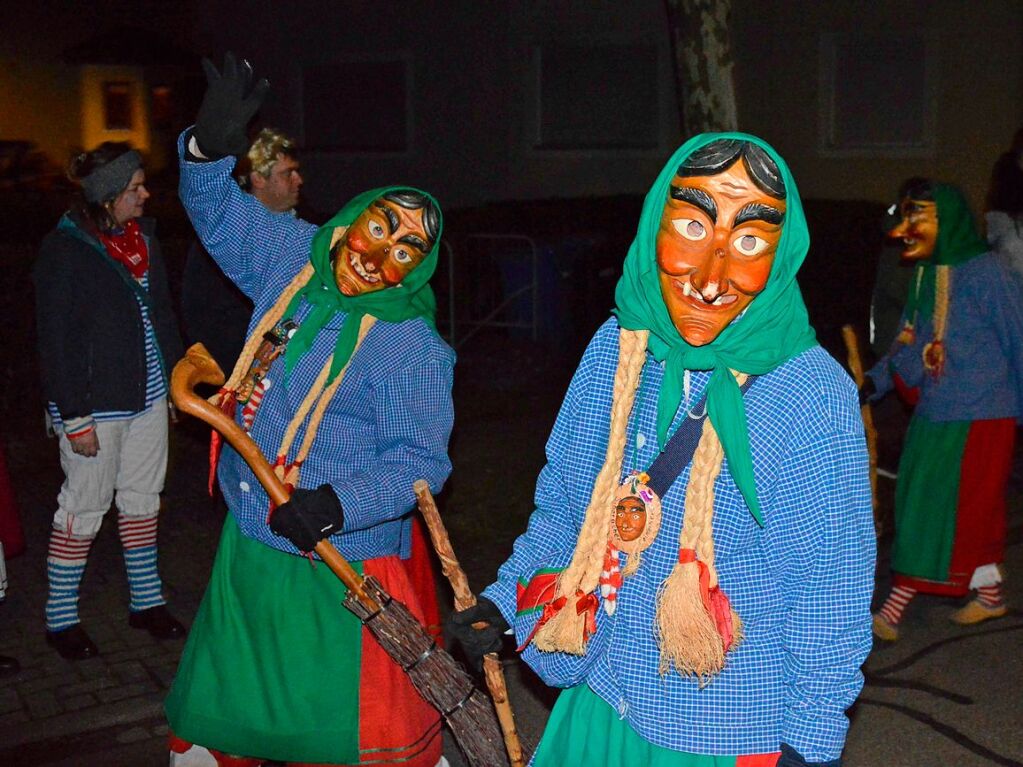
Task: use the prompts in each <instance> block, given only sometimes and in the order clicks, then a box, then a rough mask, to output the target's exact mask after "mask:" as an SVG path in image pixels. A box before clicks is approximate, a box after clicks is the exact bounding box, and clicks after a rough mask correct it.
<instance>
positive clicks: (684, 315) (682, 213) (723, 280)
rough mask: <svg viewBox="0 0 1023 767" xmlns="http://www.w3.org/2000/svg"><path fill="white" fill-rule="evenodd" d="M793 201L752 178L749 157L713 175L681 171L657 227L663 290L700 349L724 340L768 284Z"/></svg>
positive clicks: (675, 318) (677, 321)
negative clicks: (686, 174)
mask: <svg viewBox="0 0 1023 767" xmlns="http://www.w3.org/2000/svg"><path fill="white" fill-rule="evenodd" d="M784 216H785V201H784V200H779V199H777V198H775V197H771V196H770V195H769V194H767V193H766V192H764V191H762V190H761V189H760V188H759V187H758V186H757V185H756V184H754V183H753V180H752V179H751V178H750V175H749V173H748V172H747V171H746V167H745V165H744V163H743V162H742V161H741V160H737V161H736V162H735V163H734V164H733V165H732V166H731V167H730V168H728V169H727V170H725V171H722V172H721V173H718V174H716V175H713V176H691V177H686V178H682V177H680V176H676V177H675V179H674V181H673V183H672V185H671V189H670V190H669V193H668V200H667V202H666V203H665V206H664V212H663V213H662V214H661V223H660V227H659V229H658V232H657V240H656V248H657V269H658V272H659V278H660V283H661V295H662V296H663V298H664V304H665V306H666V307H667V309H668V313H669V315H670V316H671V320H672V322H673V323H674V325H675V327H676V329H677V330H678V332H679V334H680V335H681V336H682V338H684V339H685V340H686V342H688V343H689V344H691V345H693V346H704V345H706V344H709V343H711V342H712V341H713V340H714V339H715V338H717V337H718V336H719V335H720V334H721V331H723V330H724V329H725V328H726V327H728V325H729V323H731V322H732V320H734V319H735V318H736V317H738V316H739V315H740V314H741V313H742V312H743V311H744V310H745V309H746V307H747V306H749V305H750V303H751V302H752V301H753V299H754V298H756V296H757V294H759V293H760V292H761V291H762V290H763V289H764V288H765V287H766V285H767V280H768V277H769V276H770V274H771V266H772V265H773V264H774V254H775V250H776V249H777V247H778V242H779V240H780V239H781V233H782V221H783V220H784Z"/></svg>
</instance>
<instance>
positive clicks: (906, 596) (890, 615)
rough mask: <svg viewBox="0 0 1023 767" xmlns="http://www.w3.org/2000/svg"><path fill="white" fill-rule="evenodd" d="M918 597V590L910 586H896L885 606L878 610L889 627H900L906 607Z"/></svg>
mask: <svg viewBox="0 0 1023 767" xmlns="http://www.w3.org/2000/svg"><path fill="white" fill-rule="evenodd" d="M915 596H916V589H913V588H910V587H908V586H895V587H894V588H892V591H891V593H890V594H889V595H888V599H887V600H886V601H885V603H884V605H883V606H882V607H881V609H880V610H878V614H879V615H880V616H881V617H882V618H884V619H885V620H886V621H887V622H888V623H889V625H892V626H898V625H899V621H901V620H902V613H903V612H904V611H905V609H906V605H908V604H909V603H910V601H912V599H913V597H915Z"/></svg>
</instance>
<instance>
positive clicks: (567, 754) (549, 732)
mask: <svg viewBox="0 0 1023 767" xmlns="http://www.w3.org/2000/svg"><path fill="white" fill-rule="evenodd" d="M775 758H776V757H775ZM746 760H747V757H743V756H708V755H704V754H687V753H685V752H683V751H673V750H671V749H670V748H664V747H662V746H657V745H654V744H653V743H650V742H649V741H647V740H644V739H643V738H642V737H641V736H640V735H639V734H638V733H637V732H636V731H635V730H633V729H632V727H630V726H629V724H628V722H626V721H624V720H622V719H619V718H618V714H617V712H616V711H615V710H614V708H612V707H611V706H609V705H608V704H607V702H606V701H605V700H604V699H603V698H601V697H600V696H598V695H597V694H596V693H595V692H593V691H592V690H591V689H590V688H589V687H588V686H587V685H586V684H585V683H584V684H580V685H576V686H575V687H570V688H569V689H567V690H564V691H562V693H561V695H559V696H558V700H557V702H556V703H555V704H554V709H553V710H552V711H551V716H550V718H549V719H548V720H547V727H546V728H545V729H544V733H543V738H541V740H540V745H539V746H537V748H536V753H535V754H534V755H533V762H532V765H533V767H565V765H569V764H583V765H586V767H738V766H739V765H742V764H743V762H744V761H746ZM766 761H767V762H768V763H771V764H773V763H774V760H772V759H771V758H770V757H768V759H767V760H766ZM747 763H757V764H764V763H765V761H764V760H757V761H756V762H749V761H747Z"/></svg>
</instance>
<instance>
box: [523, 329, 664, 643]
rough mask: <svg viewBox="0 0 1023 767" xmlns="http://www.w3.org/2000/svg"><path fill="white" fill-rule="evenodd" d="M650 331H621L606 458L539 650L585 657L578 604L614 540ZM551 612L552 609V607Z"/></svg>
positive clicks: (593, 586) (539, 638)
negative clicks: (621, 482)
mask: <svg viewBox="0 0 1023 767" xmlns="http://www.w3.org/2000/svg"><path fill="white" fill-rule="evenodd" d="M649 335H650V333H649V331H647V330H635V331H633V330H625V329H622V330H620V331H619V336H618V368H617V370H616V371H615V378H614V394H613V399H612V404H611V433H610V436H609V438H608V444H607V453H606V455H605V458H604V465H603V466H602V467H601V469H600V472H599V473H598V474H597V478H596V480H595V481H594V483H593V492H592V494H591V496H590V503H589V506H588V507H587V508H586V514H585V516H584V518H583V524H582V528H581V530H580V532H579V539H578V541H577V542H576V548H575V553H574V554H573V555H572V561H571V563H570V564H569V566H568V567H567V568H566V569H565V570H564V571H563V572H562V573H561V575H560V576H559V577H558V583H557V589H556V591H555V594H554V600H553V603H558V602H559V600H560V601H561V607H560V608H554V609H556V610H557V612H554V613H553V614H551V615H550V617H549V620H547V621H546V622H545V623H544V624H543V625H541V626H539V628H538V629H537V631H536V634H535V636H534V638H533V642H534V644H535V645H536V647H537V649H538V650H543V651H547V652H567V653H571V654H573V655H582V654H584V653H585V652H586V639H587V637H586V631H585V627H586V618H587V616H586V615H585V614H584V613H582V612H579V611H578V610H577V609H576V604H577V603H578V602H579V600H580V599H584V598H586V597H587V596H589V595H590V594H592V593H593V592H594V590H596V588H597V586H598V583H599V581H600V573H601V570H602V569H603V564H604V554H605V552H606V551H607V541H608V537H609V535H610V528H611V523H612V516H611V514H610V513H609V512H610V510H611V509H612V508H613V505H614V499H615V491H616V489H617V487H618V482H619V479H620V477H621V473H622V463H623V461H624V459H625V443H626V439H627V436H628V434H627V428H628V423H629V415H630V413H631V412H632V404H633V402H634V401H635V398H636V390H637V389H638V388H639V374H640V372H641V371H642V369H643V365H644V363H645V362H646V344H647V339H648V338H649ZM549 606H550V605H549Z"/></svg>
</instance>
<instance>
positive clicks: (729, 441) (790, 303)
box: [614, 133, 817, 524]
mask: <svg viewBox="0 0 1023 767" xmlns="http://www.w3.org/2000/svg"><path fill="white" fill-rule="evenodd" d="M721 139H736V140H740V141H748V142H751V143H753V144H756V145H757V146H759V147H761V148H762V149H764V150H765V151H766V152H767V153H768V154H769V155H770V156H771V159H773V160H774V162H775V163H777V165H778V169H779V171H780V172H781V177H782V180H783V181H784V184H785V192H786V197H785V202H786V210H785V220H784V224H783V227H782V234H781V240H780V241H779V243H778V248H777V250H776V252H775V257H774V264H773V265H772V267H771V274H770V277H769V278H768V281H767V286H766V287H765V288H764V290H763V292H761V293H760V295H758V296H757V297H756V298H755V299H754V300H753V302H752V303H750V305H749V306H748V307H747V309H746V311H745V313H744V314H743V315H742V316H741V317H739V318H737V319H736V320H735V321H734V322H732V323H731V324H730V325H729V326H728V327H726V328H725V329H724V330H723V331H721V334H720V335H719V336H718V337H717V338H715V339H714V340H713V341H712V342H710V343H709V344H706V345H705V346H691V345H690V344H688V343H687V342H686V341H685V340H684V339H683V338H682V337H681V336H680V335H679V332H678V330H677V329H676V328H675V325H674V323H673V322H672V321H671V317H670V316H669V314H668V310H667V308H666V307H665V304H664V299H663V297H662V296H661V284H660V281H659V279H658V270H657V258H656V250H655V242H656V237H657V230H658V228H659V226H660V221H661V214H662V212H663V211H664V206H665V203H666V202H667V199H668V188H669V186H670V185H671V182H672V180H673V179H674V178H675V175H676V173H677V171H678V168H679V166H680V165H681V164H682V162H683V161H684V160H685V159H686V158H687V157H689V156H690V155H691V154H692V153H693V152H695V151H696V150H697V149H700V148H701V147H704V146H706V145H707V144H710V143H711V142H714V141H719V140H721ZM809 246H810V234H809V231H808V230H807V226H806V218H805V217H804V216H803V206H802V203H801V202H800V199H799V192H798V190H797V189H796V182H795V180H794V179H793V178H792V173H791V172H790V171H789V168H788V166H787V165H786V164H785V161H784V160H782V159H781V157H779V156H778V153H777V152H775V151H774V149H772V148H771V147H770V146H768V145H767V144H766V143H765V142H764V141H762V140H761V139H759V138H757V137H755V136H750V135H747V134H745V133H704V134H701V135H699V136H695V137H694V138H692V139H690V140H689V141H687V142H686V143H685V144H683V145H682V146H681V147H680V148H679V149H678V150H677V151H676V152H675V153H674V154H673V155H672V156H671V159H670V160H668V162H667V164H666V165H665V166H664V169H663V170H662V171H661V173H660V175H659V176H658V177H657V180H656V181H655V182H654V185H653V187H651V189H650V191H649V192H648V193H647V196H646V199H645V201H644V202H643V212H642V213H641V214H640V218H639V229H638V231H637V233H636V239H634V240H633V241H632V245H631V246H630V247H629V253H628V255H627V256H626V257H625V265H624V273H623V274H622V278H621V279H620V280H619V281H618V287H617V289H616V290H615V305H616V307H615V310H614V313H615V315H617V317H618V323H619V324H620V325H621V326H622V327H623V328H626V329H628V330H640V329H646V330H649V331H650V341H649V349H650V353H651V354H653V356H654V358H655V359H657V360H658V361H661V362H666V364H665V370H664V382H663V383H662V384H661V393H660V397H659V399H658V401H657V439H658V442H659V444H660V445H661V446H663V445H664V444H665V442H666V441H667V435H668V430H669V428H670V427H671V423H672V421H673V420H674V417H675V414H676V412H677V411H678V408H679V404H680V403H681V402H682V388H683V383H682V382H683V375H684V372H685V371H686V370H710V371H713V372H712V375H711V377H710V382H709V383H708V384H707V410H708V415H709V417H710V420H711V422H712V423H713V424H714V428H715V430H716V431H717V433H718V436H719V437H720V439H721V445H722V447H723V448H724V452H725V456H726V457H727V458H728V470H729V472H730V473H731V475H732V478H733V479H734V480H735V484H736V485H737V486H738V488H739V492H741V493H742V497H743V498H744V499H745V500H746V505H747V506H748V507H749V509H750V512H751V513H752V514H753V517H754V519H756V520H757V522H758V523H760V524H763V517H762V516H761V513H760V504H759V502H758V501H757V494H756V487H755V485H754V482H753V459H752V456H751V455H750V443H749V434H748V433H747V426H746V411H745V407H744V405H743V401H742V393H741V392H740V391H739V386H738V384H736V382H735V378H734V377H733V376H732V375H731V373H730V372H729V370H730V369H731V370H739V371H742V372H743V373H750V374H755V375H760V374H763V373H767V372H769V371H771V370H774V368H776V367H778V366H779V365H781V364H782V363H784V362H785V361H786V360H789V359H791V358H792V357H794V356H796V355H797V354H800V353H801V352H803V351H805V350H806V349H809V348H810V347H812V346H814V345H816V343H817V339H816V336H815V335H814V332H813V328H811V327H810V322H809V319H808V317H807V313H806V306H805V305H804V304H803V297H802V294H800V292H799V285H798V284H797V283H796V271H797V270H798V269H799V266H800V264H802V263H803V259H804V258H805V257H806V252H807V250H808V249H809Z"/></svg>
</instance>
